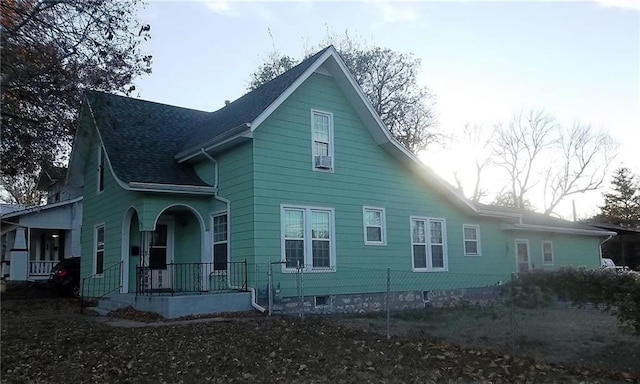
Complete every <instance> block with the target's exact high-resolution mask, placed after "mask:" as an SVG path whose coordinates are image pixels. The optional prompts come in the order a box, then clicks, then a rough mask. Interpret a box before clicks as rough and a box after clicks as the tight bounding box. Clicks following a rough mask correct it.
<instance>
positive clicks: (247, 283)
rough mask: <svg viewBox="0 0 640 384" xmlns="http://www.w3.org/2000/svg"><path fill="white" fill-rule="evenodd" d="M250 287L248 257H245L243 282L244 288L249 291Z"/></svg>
mask: <svg viewBox="0 0 640 384" xmlns="http://www.w3.org/2000/svg"><path fill="white" fill-rule="evenodd" d="M248 287H249V269H248V268H247V259H244V280H243V282H242V289H243V290H244V291H248V290H249V289H248Z"/></svg>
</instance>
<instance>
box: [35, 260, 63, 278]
mask: <svg viewBox="0 0 640 384" xmlns="http://www.w3.org/2000/svg"><path fill="white" fill-rule="evenodd" d="M57 263H58V261H55V260H54V261H30V262H29V276H49V273H51V269H52V268H53V266H54V265H56V264H57Z"/></svg>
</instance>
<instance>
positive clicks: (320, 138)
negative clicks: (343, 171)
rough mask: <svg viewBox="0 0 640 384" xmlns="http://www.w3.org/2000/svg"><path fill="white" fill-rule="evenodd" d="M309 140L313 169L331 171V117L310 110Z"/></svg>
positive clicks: (326, 113)
mask: <svg viewBox="0 0 640 384" xmlns="http://www.w3.org/2000/svg"><path fill="white" fill-rule="evenodd" d="M311 139H312V144H311V145H312V161H313V169H314V170H316V171H325V172H331V171H332V170H333V115H332V114H331V113H328V112H321V111H316V110H311Z"/></svg>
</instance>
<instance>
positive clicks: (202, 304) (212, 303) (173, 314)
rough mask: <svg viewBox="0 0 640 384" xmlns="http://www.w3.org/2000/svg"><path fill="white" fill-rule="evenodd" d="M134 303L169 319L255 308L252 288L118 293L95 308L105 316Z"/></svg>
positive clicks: (137, 306) (139, 309)
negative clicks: (179, 292)
mask: <svg viewBox="0 0 640 384" xmlns="http://www.w3.org/2000/svg"><path fill="white" fill-rule="evenodd" d="M126 307H132V308H134V309H135V310H137V311H141V312H153V313H157V314H159V315H160V316H162V317H164V318H166V319H175V318H178V317H184V316H194V315H205V314H211V313H224V312H243V311H250V310H252V309H253V308H252V306H251V292H248V291H247V292H229V291H222V292H215V293H202V294H191V295H189V294H182V295H174V296H168V295H148V296H140V295H136V294H134V293H119V294H115V295H112V296H110V297H107V298H104V299H100V300H99V301H98V306H97V307H96V308H95V311H96V312H97V313H98V314H99V315H102V316H105V315H107V314H108V313H109V312H111V311H114V310H117V309H119V308H126Z"/></svg>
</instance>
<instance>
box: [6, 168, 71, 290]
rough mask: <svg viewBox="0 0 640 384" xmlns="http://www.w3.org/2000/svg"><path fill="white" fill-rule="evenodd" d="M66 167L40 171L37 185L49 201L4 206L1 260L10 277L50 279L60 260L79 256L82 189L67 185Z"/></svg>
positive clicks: (7, 275)
mask: <svg viewBox="0 0 640 384" xmlns="http://www.w3.org/2000/svg"><path fill="white" fill-rule="evenodd" d="M65 175H66V169H58V168H53V169H51V168H49V169H45V170H43V171H42V172H41V174H40V178H39V182H38V188H39V189H42V190H46V191H47V204H46V205H41V206H32V207H24V206H19V205H7V204H4V205H2V209H1V211H0V217H1V219H2V224H1V227H0V232H1V237H0V244H1V245H2V247H1V249H0V252H1V253H0V260H1V262H2V277H3V278H5V279H7V280H42V279H47V278H48V276H49V272H50V271H51V268H52V267H53V266H54V265H55V264H56V263H57V262H58V261H60V260H62V259H65V258H69V257H75V256H80V228H81V225H82V192H81V191H78V190H72V189H70V188H67V187H66V186H65Z"/></svg>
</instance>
